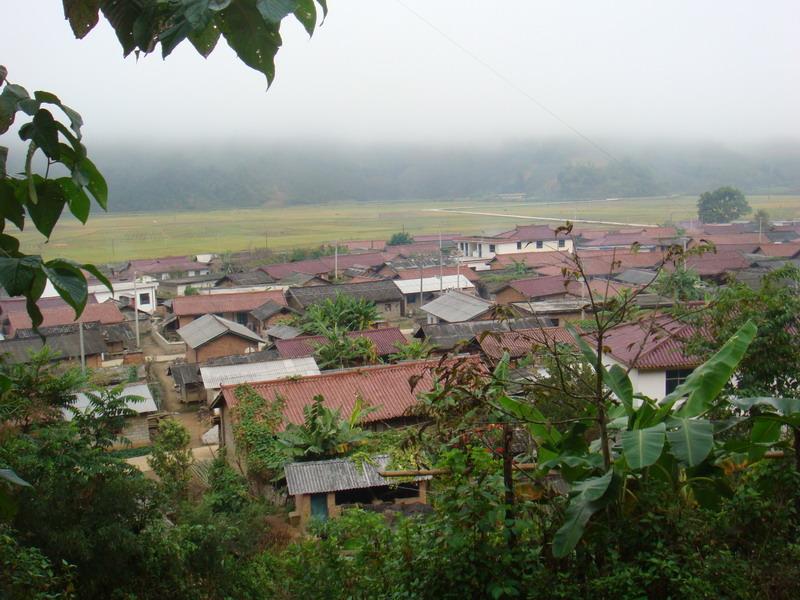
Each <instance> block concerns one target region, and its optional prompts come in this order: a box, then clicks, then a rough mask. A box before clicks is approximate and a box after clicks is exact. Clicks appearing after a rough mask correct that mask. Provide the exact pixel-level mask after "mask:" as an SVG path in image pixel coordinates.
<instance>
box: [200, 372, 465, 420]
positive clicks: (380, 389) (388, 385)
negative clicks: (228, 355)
mask: <svg viewBox="0 0 800 600" xmlns="http://www.w3.org/2000/svg"><path fill="white" fill-rule="evenodd" d="M455 360H456V359H453V360H451V361H449V362H448V363H445V364H452V363H453V362H455ZM460 360H464V359H463V358H461V359H460ZM470 360H477V358H474V359H470ZM439 365H440V361H439V360H438V359H437V360H421V361H409V362H402V363H398V364H395V365H379V366H374V367H362V368H358V369H345V370H341V371H328V372H326V373H323V374H321V375H312V376H310V377H301V378H299V379H285V380H282V381H270V382H259V383H251V384H250V385H251V387H252V388H253V389H254V390H255V391H256V392H258V393H259V394H260V395H261V397H262V398H265V399H268V400H270V401H272V400H275V399H276V398H281V399H283V400H284V402H285V405H284V412H283V416H284V421H285V422H287V423H296V424H298V425H299V424H301V423H303V407H304V406H306V405H307V404H311V403H312V402H313V401H314V396H318V395H321V396H322V397H323V398H324V399H325V401H324V405H325V406H327V407H328V408H331V409H334V410H335V409H340V410H341V413H342V415H349V414H350V413H351V412H352V410H353V407H354V406H355V403H356V399H357V398H359V397H360V398H362V400H363V401H364V402H366V403H367V404H369V405H370V406H374V407H376V408H377V410H375V411H374V412H372V413H370V414H369V415H367V416H366V418H365V421H366V422H368V423H369V422H380V421H385V420H387V419H396V418H400V417H403V416H406V415H407V414H408V411H409V409H411V407H413V406H414V405H415V404H416V403H417V394H419V393H423V392H427V391H430V390H431V389H432V388H433V374H432V372H431V370H432V369H435V368H437V367H438V366H439ZM413 376H420V380H419V381H418V382H417V385H416V387H415V388H414V390H413V391H412V389H411V385H410V383H409V379H410V378H411V377H413ZM235 389H236V386H230V385H223V386H222V391H221V396H222V398H223V399H224V400H225V403H226V404H227V405H228V406H229V407H232V406H235V405H236V402H237V400H236V394H235ZM218 401H219V399H217V400H215V404H216V403H217V402H218Z"/></svg>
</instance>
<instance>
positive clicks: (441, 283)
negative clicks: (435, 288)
mask: <svg viewBox="0 0 800 600" xmlns="http://www.w3.org/2000/svg"><path fill="white" fill-rule="evenodd" d="M443 291H444V262H443V259H442V232H441V231H440V232H439V294H440V295H441V294H442V292H443Z"/></svg>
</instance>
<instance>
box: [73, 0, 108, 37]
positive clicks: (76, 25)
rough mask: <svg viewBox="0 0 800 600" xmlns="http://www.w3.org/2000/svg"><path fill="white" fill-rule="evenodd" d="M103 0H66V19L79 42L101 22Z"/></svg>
mask: <svg viewBox="0 0 800 600" xmlns="http://www.w3.org/2000/svg"><path fill="white" fill-rule="evenodd" d="M102 1H103V0H64V18H65V19H67V21H69V26H70V27H71V28H72V33H74V34H75V37H76V38H78V39H79V40H80V39H82V38H84V37H85V36H86V34H87V33H89V32H90V31H91V30H92V29H93V28H94V26H95V25H97V21H98V20H99V18H100V17H99V15H98V12H99V10H100V5H101V4H102Z"/></svg>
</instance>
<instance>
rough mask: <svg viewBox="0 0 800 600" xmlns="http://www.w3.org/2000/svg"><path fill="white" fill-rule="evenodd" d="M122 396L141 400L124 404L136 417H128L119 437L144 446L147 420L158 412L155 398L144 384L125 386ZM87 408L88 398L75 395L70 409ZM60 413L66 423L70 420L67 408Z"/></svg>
mask: <svg viewBox="0 0 800 600" xmlns="http://www.w3.org/2000/svg"><path fill="white" fill-rule="evenodd" d="M122 395H123V396H133V397H135V398H141V401H139V402H135V401H133V402H128V403H126V406H127V408H129V409H131V410H134V411H136V413H137V416H135V417H128V418H127V419H126V420H125V426H124V427H123V428H122V431H121V432H120V435H121V436H122V437H125V438H128V439H129V440H130V442H131V445H133V446H146V445H148V444H149V443H150V431H149V428H148V422H147V418H148V417H149V416H150V415H152V414H153V413H155V412H158V406H157V405H156V401H155V398H153V394H152V393H151V392H150V388H149V387H147V384H146V383H144V382H140V383H133V384H130V385H127V386H125V388H123V390H122ZM88 407H89V397H88V396H87V395H86V394H84V393H83V392H80V393H78V394H75V402H73V403H72V408H74V409H77V410H79V411H80V412H84V411H85V410H86V409H87V408H88ZM61 413H62V414H63V415H64V419H66V420H67V421H71V420H72V418H73V413H72V411H71V410H70V409H69V408H63V409H61ZM120 445H122V444H120Z"/></svg>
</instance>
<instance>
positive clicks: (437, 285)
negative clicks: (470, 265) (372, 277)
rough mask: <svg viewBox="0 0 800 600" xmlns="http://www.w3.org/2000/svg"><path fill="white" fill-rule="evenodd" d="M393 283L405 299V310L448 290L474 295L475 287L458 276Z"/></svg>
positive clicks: (461, 276) (464, 278)
mask: <svg viewBox="0 0 800 600" xmlns="http://www.w3.org/2000/svg"><path fill="white" fill-rule="evenodd" d="M465 270H469V269H465ZM393 281H394V284H395V285H396V286H397V289H399V290H400V293H402V294H403V297H404V298H405V302H406V308H412V307H413V306H421V304H422V303H424V302H427V301H428V300H433V299H434V298H435V297H436V296H440V295H441V294H443V293H444V292H447V291H450V290H459V291H464V292H470V293H473V294H475V293H476V292H475V285H474V284H473V283H472V282H471V281H470V280H469V279H468V278H467V277H465V276H464V275H460V274H459V275H444V276H443V277H439V276H438V275H434V276H432V277H423V278H418V279H394V280H393ZM420 297H421V300H420Z"/></svg>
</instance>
